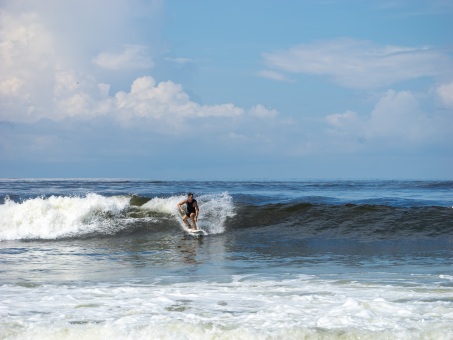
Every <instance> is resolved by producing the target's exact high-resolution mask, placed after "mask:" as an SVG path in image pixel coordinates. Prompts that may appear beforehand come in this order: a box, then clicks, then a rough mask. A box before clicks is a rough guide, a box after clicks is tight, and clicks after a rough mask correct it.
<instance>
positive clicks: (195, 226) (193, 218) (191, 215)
mask: <svg viewBox="0 0 453 340" xmlns="http://www.w3.org/2000/svg"><path fill="white" fill-rule="evenodd" d="M190 218H191V219H192V223H193V227H194V228H193V229H194V230H198V228H197V222H195V213H191V214H190Z"/></svg>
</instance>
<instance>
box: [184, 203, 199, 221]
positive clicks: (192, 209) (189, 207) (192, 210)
mask: <svg viewBox="0 0 453 340" xmlns="http://www.w3.org/2000/svg"><path fill="white" fill-rule="evenodd" d="M196 202H197V200H192V202H189V201H187V202H186V205H187V211H186V215H187V217H190V214H192V213H195V207H194V206H193V205H194V203H196Z"/></svg>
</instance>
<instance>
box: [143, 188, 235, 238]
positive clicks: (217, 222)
mask: <svg viewBox="0 0 453 340" xmlns="http://www.w3.org/2000/svg"><path fill="white" fill-rule="evenodd" d="M186 198H187V197H186V196H183V195H182V196H172V197H168V198H159V197H155V198H153V199H151V200H149V201H148V202H146V203H145V204H144V205H142V206H141V207H140V209H143V210H149V211H155V212H160V213H164V214H169V215H172V216H173V217H174V218H175V219H177V220H178V221H179V223H180V226H181V228H183V229H184V222H183V221H182V218H181V217H182V216H181V213H180V211H179V209H178V203H179V202H182V201H183V200H185V199H186ZM196 200H197V203H198V207H199V209H200V213H199V216H198V222H197V225H198V226H199V227H200V228H201V229H203V230H204V231H205V232H206V233H207V234H220V233H223V232H224V231H225V221H226V220H227V218H229V217H233V216H235V214H236V213H235V210H234V205H233V198H232V197H231V196H230V195H229V194H228V193H222V194H208V195H200V196H198V197H196Z"/></svg>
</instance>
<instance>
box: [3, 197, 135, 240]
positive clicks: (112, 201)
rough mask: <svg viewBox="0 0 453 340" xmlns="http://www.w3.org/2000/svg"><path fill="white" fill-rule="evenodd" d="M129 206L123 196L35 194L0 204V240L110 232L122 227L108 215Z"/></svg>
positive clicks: (6, 200)
mask: <svg viewBox="0 0 453 340" xmlns="http://www.w3.org/2000/svg"><path fill="white" fill-rule="evenodd" d="M128 206H129V198H128V197H126V196H114V197H105V196H102V195H98V194H93V193H91V194H88V195H86V196H85V197H67V196H50V197H36V198H31V199H28V200H25V201H23V202H19V203H17V202H14V201H12V200H10V199H8V198H7V199H5V202H4V204H2V205H0V240H17V239H57V238H61V237H73V236H77V235H87V234H91V233H95V232H98V233H106V234H111V233H115V232H117V231H118V230H117V228H121V227H120V226H118V225H117V224H114V223H111V222H112V220H111V219H109V218H107V217H108V216H118V215H120V214H121V213H122V212H123V211H124V210H125V209H126V208H127V207H128Z"/></svg>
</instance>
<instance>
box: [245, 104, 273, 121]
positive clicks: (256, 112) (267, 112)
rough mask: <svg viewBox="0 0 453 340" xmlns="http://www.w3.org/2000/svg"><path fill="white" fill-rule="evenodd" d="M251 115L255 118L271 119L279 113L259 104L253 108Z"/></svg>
mask: <svg viewBox="0 0 453 340" xmlns="http://www.w3.org/2000/svg"><path fill="white" fill-rule="evenodd" d="M250 114H251V115H252V116H255V117H260V118H271V117H275V116H277V115H278V111H277V110H276V109H273V108H271V107H266V106H264V105H261V104H258V105H255V106H254V107H252V108H251V110H250Z"/></svg>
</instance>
